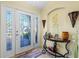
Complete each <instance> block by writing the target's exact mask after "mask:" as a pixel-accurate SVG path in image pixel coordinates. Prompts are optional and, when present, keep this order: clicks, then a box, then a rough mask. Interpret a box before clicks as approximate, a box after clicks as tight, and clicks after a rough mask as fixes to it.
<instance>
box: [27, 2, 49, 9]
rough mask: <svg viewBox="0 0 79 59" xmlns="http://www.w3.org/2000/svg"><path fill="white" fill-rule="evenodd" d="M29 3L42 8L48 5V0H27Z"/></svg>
mask: <svg viewBox="0 0 79 59" xmlns="http://www.w3.org/2000/svg"><path fill="white" fill-rule="evenodd" d="M27 3H28V4H30V5H32V6H35V7H36V8H38V9H40V10H42V9H43V8H44V7H45V6H46V5H47V3H48V1H27Z"/></svg>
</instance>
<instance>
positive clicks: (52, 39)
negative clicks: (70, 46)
mask: <svg viewBox="0 0 79 59" xmlns="http://www.w3.org/2000/svg"><path fill="white" fill-rule="evenodd" d="M47 40H49V41H54V42H70V40H67V41H64V40H61V39H59V40H55V39H54V38H49V39H47Z"/></svg>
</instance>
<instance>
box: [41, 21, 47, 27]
mask: <svg viewBox="0 0 79 59" xmlns="http://www.w3.org/2000/svg"><path fill="white" fill-rule="evenodd" d="M45 23H46V20H42V24H43V28H45Z"/></svg>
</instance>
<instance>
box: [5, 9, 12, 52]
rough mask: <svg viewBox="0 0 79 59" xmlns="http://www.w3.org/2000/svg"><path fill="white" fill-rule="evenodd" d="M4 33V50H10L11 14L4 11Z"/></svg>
mask: <svg viewBox="0 0 79 59" xmlns="http://www.w3.org/2000/svg"><path fill="white" fill-rule="evenodd" d="M5 16H6V19H5V21H6V31H5V36H6V50H7V51H9V50H12V17H13V14H12V13H11V11H9V10H6V14H5Z"/></svg>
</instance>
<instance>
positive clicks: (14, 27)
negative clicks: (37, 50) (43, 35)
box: [1, 7, 39, 57]
mask: <svg viewBox="0 0 79 59" xmlns="http://www.w3.org/2000/svg"><path fill="white" fill-rule="evenodd" d="M1 11H2V13H1V14H2V17H1V19H2V20H1V33H2V34H1V42H2V43H1V45H3V46H1V57H12V56H14V55H15V54H18V53H21V52H24V51H27V50H29V49H32V48H34V47H36V46H38V44H39V41H38V40H39V30H38V26H39V25H38V17H36V16H34V15H32V14H30V13H26V12H22V11H18V10H14V9H11V8H8V7H2V9H1Z"/></svg>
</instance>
